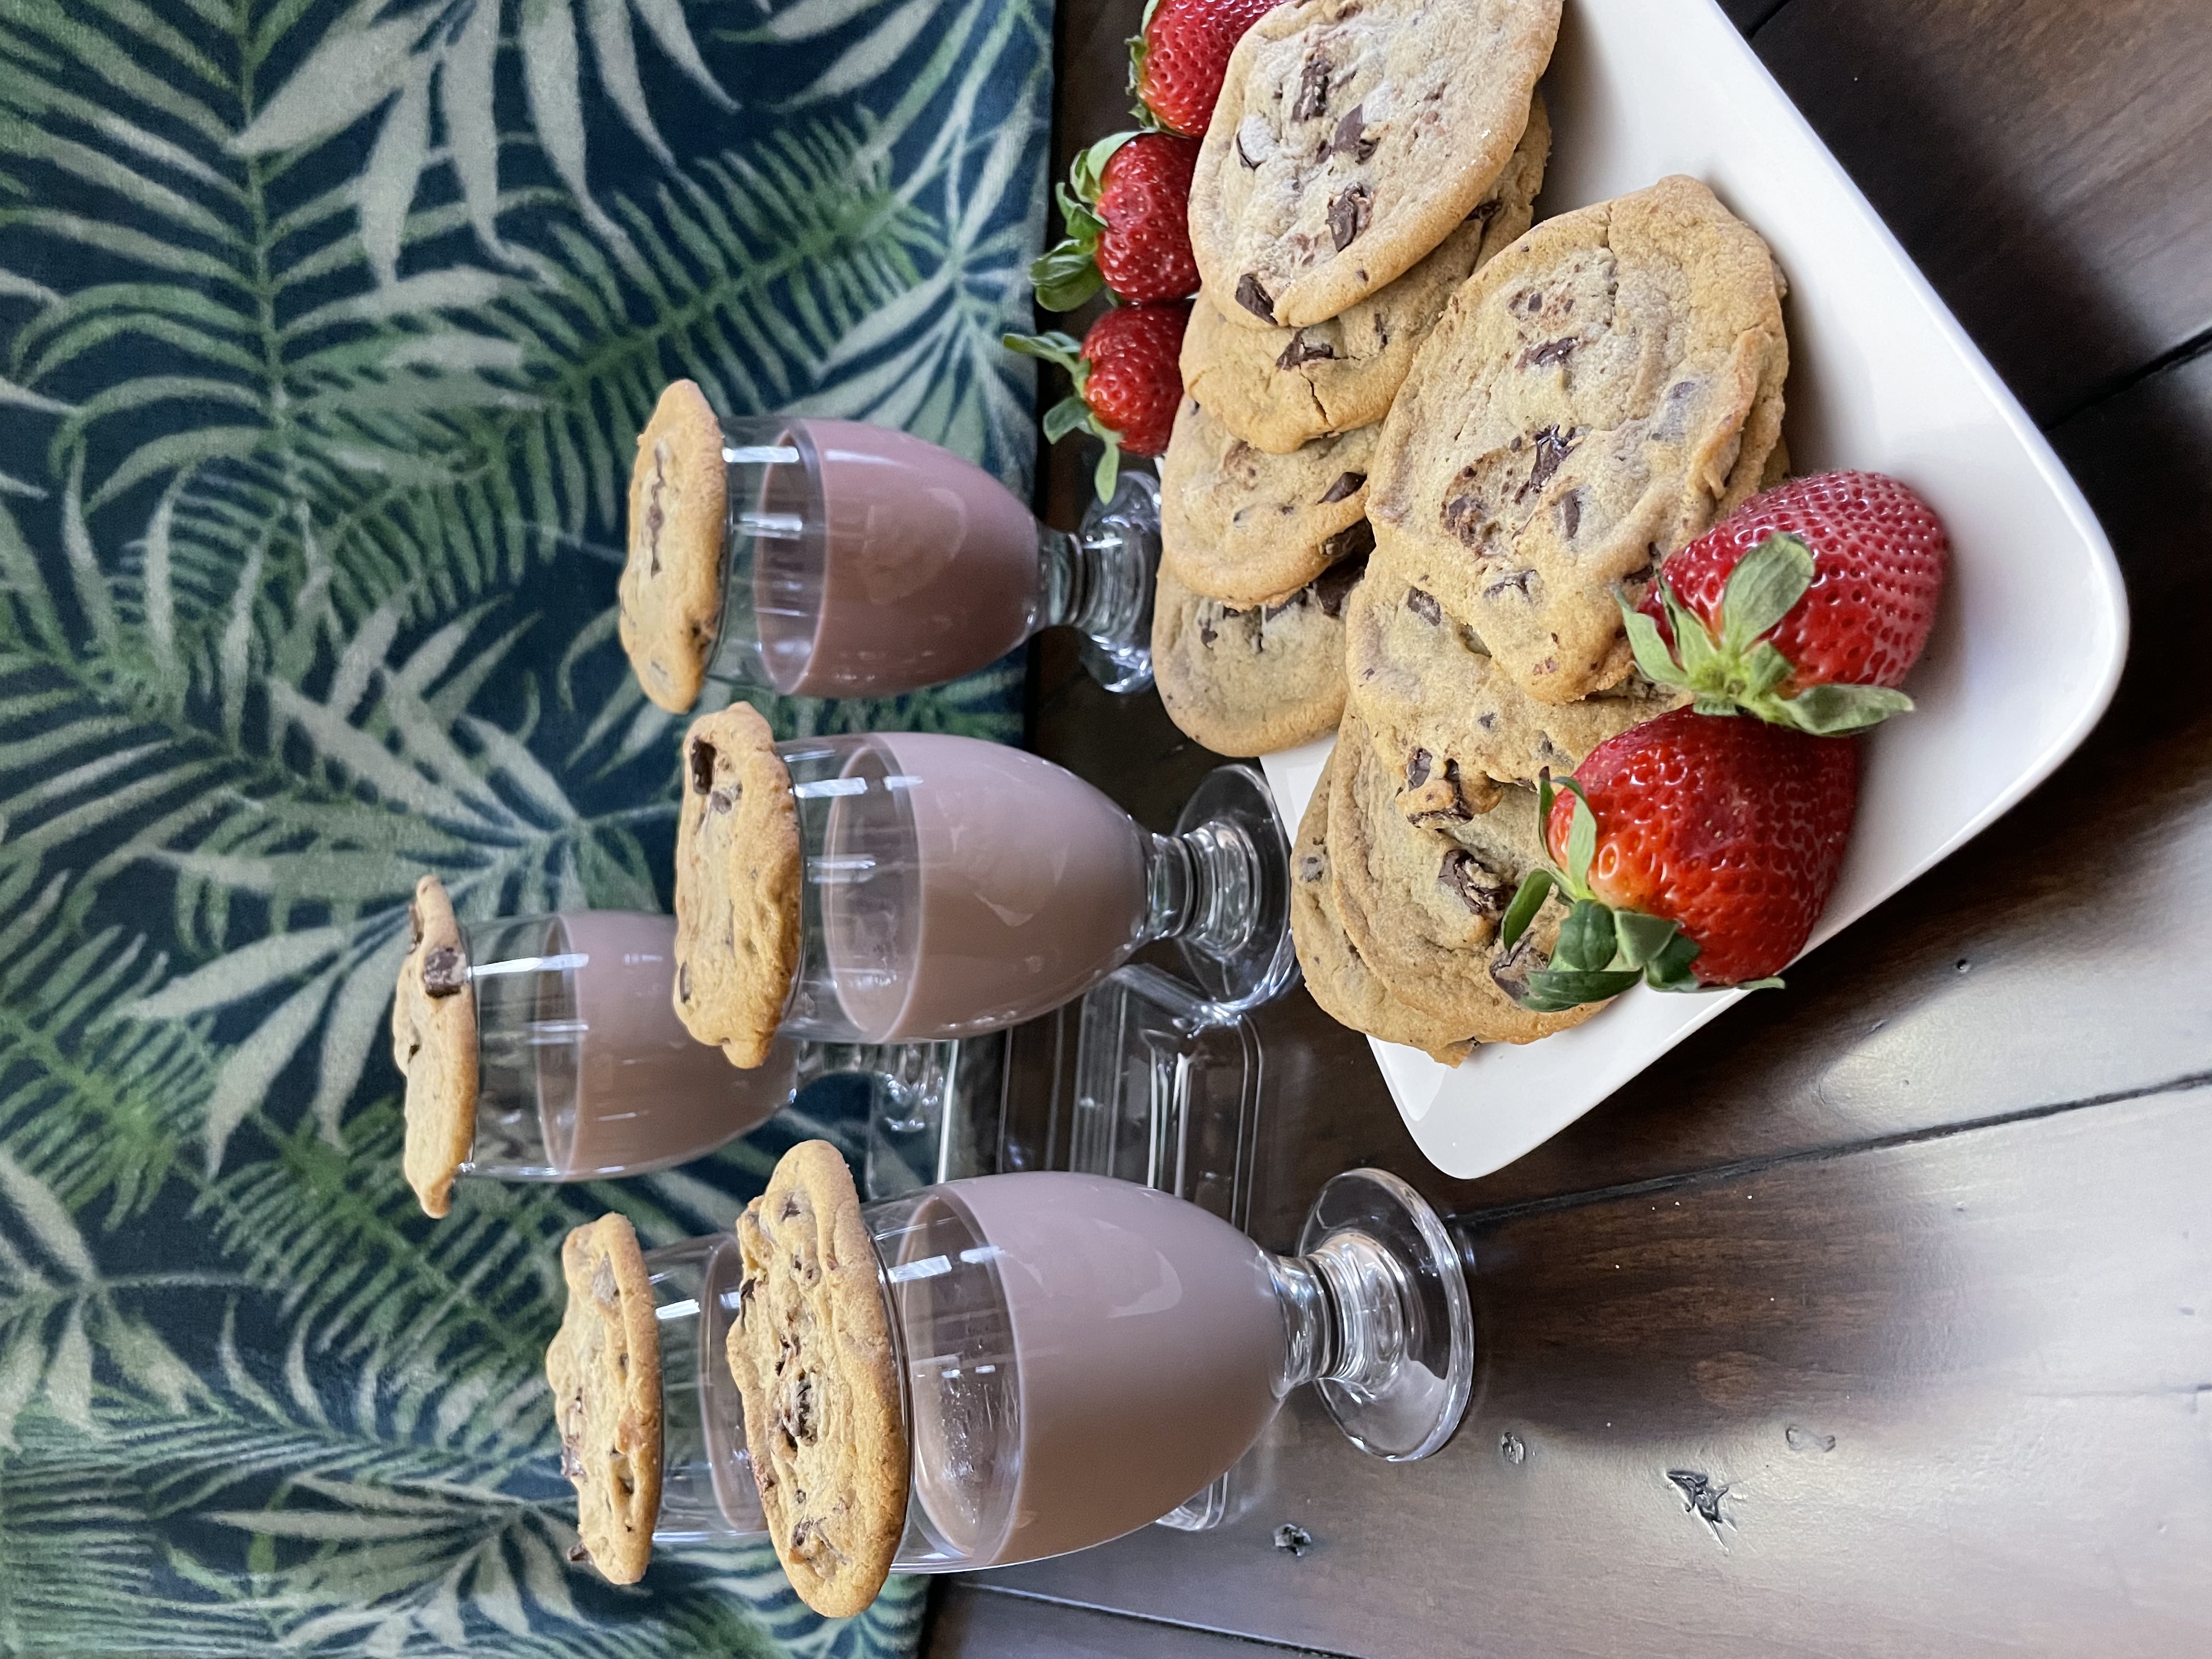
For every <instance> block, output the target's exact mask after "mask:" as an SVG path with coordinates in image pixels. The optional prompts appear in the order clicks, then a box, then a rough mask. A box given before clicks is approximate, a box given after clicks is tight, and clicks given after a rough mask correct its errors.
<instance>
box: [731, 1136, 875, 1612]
mask: <svg viewBox="0 0 2212 1659" xmlns="http://www.w3.org/2000/svg"><path fill="white" fill-rule="evenodd" d="M738 1249H739V1250H740V1251H741V1252H742V1253H743V1259H744V1280H743V1282H742V1283H741V1285H739V1288H738V1309H737V1317H736V1321H735V1322H734V1323H733V1324H732V1326H731V1327H730V1334H729V1343H728V1359H729V1365H730V1375H731V1376H732V1377H734V1378H735V1379H736V1381H737V1384H738V1392H739V1393H740V1394H741V1395H743V1396H744V1405H745V1446H746V1449H747V1451H748V1452H749V1453H750V1455H751V1458H752V1466H753V1480H754V1481H755V1483H756V1484H757V1486H759V1487H760V1498H761V1507H762V1509H763V1510H765V1511H766V1512H767V1515H768V1524H769V1537H770V1538H771V1539H772V1540H773V1541H774V1542H775V1553H776V1556H777V1558H778V1559H780V1560H781V1561H782V1563H783V1567H784V1571H785V1572H787V1574H788V1575H789V1576H790V1578H791V1583H792V1587H793V1589H796V1590H797V1591H798V1592H799V1598H800V1599H801V1600H802V1601H805V1603H806V1605H807V1606H808V1607H812V1608H813V1609H814V1610H815V1611H816V1612H817V1613H823V1614H824V1615H826V1616H828V1617H829V1618H832V1619H845V1618H850V1617H851V1616H852V1615H853V1614H854V1613H860V1612H861V1611H862V1610H863V1609H865V1608H866V1607H867V1605H868V1604H869V1603H870V1602H871V1601H874V1600H875V1598H876V1593H877V1592H878V1590H880V1589H882V1588H883V1585H884V1578H885V1577H886V1576H888V1575H889V1573H890V1566H891V1559H892V1557H893V1555H894V1554H895V1553H896V1551H897V1548H898V1541H899V1534H900V1532H901V1531H902V1529H903V1528H904V1527H905V1524H906V1505H907V1491H908V1453H907V1436H906V1422H905V1418H904V1415H903V1412H902V1407H901V1404H900V1400H899V1377H898V1369H897V1363H896V1352H895V1350H894V1348H893V1346H892V1342H891V1333H890V1320H889V1317H888V1316H887V1315H886V1314H885V1312H884V1297H883V1291H882V1288H881V1285H880V1282H879V1279H878V1273H877V1264H876V1254H875V1247H874V1245H873V1244H872V1243H871V1241H870V1239H869V1237H868V1230H867V1227H866V1224H865V1223H864V1222H863V1221H862V1220H861V1218H860V1195H859V1194H858V1193H856V1192H855V1191H854V1188H853V1177H852V1175H851V1173H850V1172H849V1171H848V1170H847V1169H846V1167H845V1161H844V1159H843V1158H841V1157H839V1156H838V1154H837V1151H836V1148H835V1147H833V1146H830V1145H829V1142H828V1141H826V1140H808V1141H802V1142H801V1143H800V1144H799V1145H798V1146H794V1147H793V1148H792V1149H791V1150H790V1151H789V1152H786V1153H785V1154H784V1155H783V1158H782V1160H781V1162H780V1163H778V1164H777V1165H776V1166H775V1174H774V1175H773V1176H770V1177H769V1183H768V1190H767V1191H766V1192H764V1193H763V1194H761V1195H760V1196H759V1197H758V1198H757V1199H755V1200H753V1201H752V1202H751V1203H750V1204H749V1205H747V1206H745V1212H744V1214H743V1215H741V1216H739V1217H738Z"/></svg>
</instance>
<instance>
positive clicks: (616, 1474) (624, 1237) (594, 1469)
mask: <svg viewBox="0 0 2212 1659" xmlns="http://www.w3.org/2000/svg"><path fill="white" fill-rule="evenodd" d="M561 1276H562V1279H565V1280H567V1281H568V1311H567V1312H566V1313H564V1314H562V1316H561V1329H560V1331H559V1332H558V1333H557V1334H556V1335H555V1336H554V1338H553V1340H552V1343H551V1345H550V1346H548V1347H547V1348H546V1350H545V1380H546V1382H547V1383H550V1385H551V1386H552V1389H553V1413H554V1416H555V1418H556V1420H557V1421H558V1423H559V1425H560V1429H561V1473H562V1474H565V1475H567V1476H568V1479H569V1480H570V1481H571V1482H573V1483H574V1486H575V1488H576V1531H577V1534H578V1535H579V1536H580V1538H581V1539H582V1541H583V1545H584V1548H585V1550H586V1552H587V1553H589V1554H590V1556H591V1558H592V1565H593V1566H595V1567H597V1568H598V1569H599V1571H600V1572H601V1573H602V1574H603V1575H604V1576H605V1577H606V1579H607V1580H608V1582H609V1583H616V1584H634V1583H636V1582H637V1581H638V1580H639V1579H640V1578H641V1577H644V1576H645V1568H646V1563H647V1561H648V1560H649V1559H651V1558H652V1555H653V1522H655V1521H656V1520H658V1519H659V1515H660V1431H661V1401H660V1332H659V1326H658V1325H657V1324H656V1323H655V1322H654V1316H653V1285H652V1282H651V1280H650V1279H648V1278H647V1274H646V1271H645V1256H644V1255H643V1253H642V1252H641V1251H640V1250H639V1249H638V1245H637V1234H636V1233H635V1231H633V1230H632V1228H631V1226H630V1225H629V1219H628V1218H626V1217H623V1216H620V1215H603V1216H601V1217H600V1218H599V1219H598V1220H597V1221H594V1222H592V1224H591V1225H589V1226H585V1227H579V1228H577V1229H576V1230H575V1231H573V1232H571V1233H570V1234H569V1235H568V1238H567V1240H566V1241H565V1242H564V1243H562V1246H561Z"/></svg>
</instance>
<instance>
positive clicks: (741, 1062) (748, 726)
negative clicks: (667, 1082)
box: [671, 702, 800, 1068]
mask: <svg viewBox="0 0 2212 1659" xmlns="http://www.w3.org/2000/svg"><path fill="white" fill-rule="evenodd" d="M799 874H800V864H799V811H798V803H797V802H796V801H795V800H794V799H793V796H792V792H791V774H790V772H789V771H788V770H787V769H786V768H785V766H784V763H783V758H782V757H781V756H780V755H778V754H777V753H776V752H775V735H774V734H773V733H772V732H769V728H768V722H767V721H766V720H763V719H762V718H761V717H760V714H759V712H758V711H757V710H756V709H754V708H751V707H750V705H749V704H746V703H742V702H738V703H732V704H731V705H730V706H729V707H728V708H725V709H723V710H722V711H721V712H720V714H706V715H702V717H701V718H699V719H698V720H694V721H693V722H692V723H691V729H690V732H688V733H686V734H685V737H684V803H683V805H682V807H681V808H680V809H679V811H678V817H677V820H676V983H675V985H674V987H672V989H671V996H672V997H673V999H674V1001H675V1004H676V1015H677V1018H679V1019H681V1020H682V1021H683V1022H684V1029H685V1030H688V1031H690V1033H691V1035H692V1036H695V1037H696V1038H698V1039H699V1041H700V1042H712V1043H716V1044H719V1045H720V1048H721V1050H722V1052H723V1053H724V1054H727V1055H728V1056H729V1059H730V1063H731V1064H732V1066H744V1067H748V1068H750V1067H751V1066H758V1065H760V1064H761V1063H762V1062H763V1061H764V1060H767V1058H768V1056H769V1049H770V1048H772V1047H773V1046H774V1044H775V1029H776V1026H777V1024H778V1023H779V1022H780V1021H781V1019H782V1018H783V1006H784V1004H785V1002H786V1001H787V1000H788V999H789V998H790V995H791V981H792V978H793V975H795V974H796V973H797V972H798V971H799V898H800V893H799Z"/></svg>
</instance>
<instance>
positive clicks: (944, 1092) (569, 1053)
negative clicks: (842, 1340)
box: [460, 910, 1000, 1193]
mask: <svg viewBox="0 0 2212 1659" xmlns="http://www.w3.org/2000/svg"><path fill="white" fill-rule="evenodd" d="M461 937H462V948H463V951H464V952H465V960H466V962H467V963H468V964H469V965H468V978H469V981H470V986H471V991H472V992H473V996H472V999H471V1006H473V1008H474V1011H475V1014H476V1023H477V1104H476V1120H475V1139H474V1143H473V1146H472V1147H471V1153H470V1157H469V1159H468V1161H467V1162H465V1164H462V1165H461V1170H460V1173H461V1174H462V1175H463V1176H479V1177H487V1178H489V1179H492V1180H496V1181H549V1182H562V1181H591V1180H600V1179H607V1178H611V1177H616V1176H633V1175H642V1174H646V1173H647V1172H649V1171H651V1170H660V1169H666V1168H669V1167H671V1166H672V1165H674V1164H685V1163H689V1162H690V1160H691V1159H693V1158H702V1157H704V1156H705V1155H706V1154H707V1153H708V1152H713V1151H714V1149H715V1148H716V1147H718V1146H723V1145H724V1144H726V1142H728V1141H731V1140H733V1139H736V1138H737V1137H738V1136H739V1135H743V1134H746V1133H750V1132H751V1131H752V1130H754V1129H756V1128H758V1127H760V1126H761V1125H762V1124H763V1123H765V1122H766V1121H768V1120H769V1118H771V1117H773V1116H774V1115H775V1114H776V1113H777V1112H778V1111H779V1110H781V1109H782V1108H783V1107H785V1106H787V1105H788V1104H789V1103H791V1102H792V1101H793V1098H795V1097H796V1096H797V1095H798V1094H799V1092H800V1091H803V1090H804V1089H805V1088H806V1087H807V1086H808V1085H810V1084H811V1083H813V1082H815V1081H817V1079H822V1078H824V1077H829V1076H833V1075H846V1076H852V1077H856V1078H859V1079H861V1080H862V1081H863V1082H865V1083H866V1085H868V1088H869V1090H870V1093H871V1102H870V1108H871V1109H870V1119H871V1122H870V1144H869V1176H870V1181H869V1186H870V1190H871V1191H872V1192H878V1193H889V1192H893V1191H897V1190H901V1189H902V1188H908V1187H911V1186H914V1185H915V1184H916V1182H915V1180H914V1178H913V1176H912V1175H911V1173H910V1172H908V1170H907V1160H908V1158H910V1157H912V1156H914V1155H915V1152H917V1151H919V1152H921V1153H922V1154H923V1155H924V1156H925V1157H926V1156H927V1154H928V1153H929V1152H933V1150H934V1149H933V1148H927V1147H922V1148H918V1147H916V1146H915V1144H914V1143H915V1142H916V1141H917V1139H919V1138H920V1137H921V1135H922V1134H923V1133H924V1132H925V1131H926V1130H927V1129H928V1128H930V1127H934V1126H936V1125H937V1124H938V1123H939V1121H940V1120H941V1118H942V1117H943V1115H944V1114H945V1111H946V1109H948V1107H949V1106H950V1105H951V1103H954V1102H955V1101H957V1100H961V1099H963V1098H965V1097H966V1096H967V1095H968V1094H969V1093H972V1092H975V1091H977V1090H979V1089H981V1088H987V1087H988V1086H989V1085H991V1084H992V1083H993V1082H994V1081H995V1079H996V1074H997V1069H998V1066H999V1065H1000V1056H999V1055H998V1054H997V1053H996V1049H995V1044H996V1042H997V1041H998V1040H996V1039H991V1038H984V1039H981V1040H971V1041H969V1042H918V1043H902V1044H896V1045H849V1044H834V1043H821V1042H798V1041H795V1040H780V1041H778V1042H776V1044H775V1047H774V1048H773V1049H772V1050H771V1051H770V1053H769V1058H768V1060H766V1061H765V1062H764V1063H763V1064H762V1065H760V1066H755V1067H752V1068H750V1069H749V1070H739V1069H738V1067H736V1066H732V1065H731V1064H730V1063H729V1062H728V1061H727V1060H725V1059H724V1058H723V1057H722V1055H721V1054H720V1051H719V1050H717V1049H714V1048H708V1047H707V1046H706V1045H704V1044H702V1043H700V1042H696V1041H695V1040H694V1039H693V1037H692V1036H691V1034H690V1032H688V1031H686V1030H684V1026H683V1024H682V1022H681V1021H679V1020H678V1018H676V1012H675V1009H674V1007H673V1006H672V1005H671V1002H670V1000H669V993H670V990H671V986H672V984H673V981H674V975H675V960H676V950H675V946H676V919H675V918H674V917H673V916H668V915H647V914H642V913H640V912H635V911H629V910H569V911H562V912H558V913H556V914H552V915H534V916H516V917H501V918H499V919H497V920H495V921H476V922H464V923H462V924H461Z"/></svg>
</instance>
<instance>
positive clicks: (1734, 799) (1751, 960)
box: [1499, 708, 1859, 1013]
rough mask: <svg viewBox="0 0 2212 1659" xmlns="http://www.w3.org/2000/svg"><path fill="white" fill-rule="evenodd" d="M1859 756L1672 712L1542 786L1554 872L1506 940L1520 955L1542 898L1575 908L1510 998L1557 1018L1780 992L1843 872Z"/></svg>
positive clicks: (1852, 749)
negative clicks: (1684, 997) (1543, 961)
mask: <svg viewBox="0 0 2212 1659" xmlns="http://www.w3.org/2000/svg"><path fill="white" fill-rule="evenodd" d="M1858 788H1859V754H1858V744H1857V742H1856V741H1855V740H1853V739H1851V738H1816V737H1813V736H1810V735H1808V733H1806V732H1799V731H1796V730H1793V729H1792V728H1790V727H1789V726H1775V725H1770V724H1768V723H1767V722H1766V721H1765V720H1742V719H1739V718H1734V717H1730V716H1725V715H1720V716H1717V715H1711V714H1699V713H1698V712H1697V711H1696V710H1695V709H1694V708H1678V709H1676V710H1674V712H1673V713H1671V714H1662V715H1661V716H1660V717H1659V718H1658V719H1657V720H1647V721H1646V722H1644V724H1643V725H1642V726H1632V727H1631V728H1630V729H1629V730H1628V731H1626V732H1622V733H1621V734H1620V736H1619V737H1617V738H1611V739H1609V740H1607V742H1605V743H1602V744H1599V745H1598V747H1597V748H1595V749H1594V750H1591V751H1590V754H1589V758H1588V759H1586V760H1584V761H1583V763H1582V765H1581V766H1580V767H1579V768H1577V769H1576V772H1575V775H1574V777H1573V779H1572V780H1571V781H1569V782H1568V783H1567V784H1566V786H1565V788H1564V789H1557V790H1555V789H1554V788H1553V785H1552V781H1551V779H1550V777H1549V775H1547V776H1546V777H1545V779H1544V781H1543V787H1542V790H1541V805H1540V808H1539V811H1541V827H1542V829H1543V830H1544V839H1545V845H1546V846H1547V848H1548V849H1549V850H1550V852H1551V854H1552V856H1553V858H1554V859H1556V860H1558V861H1559V868H1558V869H1557V870H1542V869H1540V870H1536V871H1533V872H1530V874H1529V876H1528V879H1527V880H1525V881H1524V882H1523V883H1522V885H1521V889H1520V890H1519V891H1518V892H1517V893H1516V894H1515V895H1514V897H1513V902H1512V903H1511V904H1510V905H1509V906H1508V907H1507V908H1506V913H1505V917H1504V921H1503V923H1502V924H1501V926H1500V929H1499V937H1500V940H1501V942H1502V944H1503V945H1504V947H1505V949H1506V951H1507V952H1508V956H1507V960H1508V961H1509V962H1510V961H1511V960H1512V954H1511V953H1512V950H1513V947H1514V946H1515V945H1517V944H1519V943H1520V941H1521V939H1522V935H1523V934H1525V933H1527V932H1528V925H1529V923H1530V922H1531V921H1534V919H1535V915H1536V913H1537V911H1538V910H1540V909H1541V908H1543V904H1544V901H1545V899H1546V898H1547V896H1549V895H1550V894H1551V892H1552V891H1553V889H1554V888H1556V889H1558V890H1559V892H1560V894H1561V895H1562V896H1564V897H1565V899H1566V901H1567V902H1568V905H1569V907H1570V908H1569V910H1568V914H1567V918H1566V920H1565V921H1564V922H1562V923H1561V924H1560V926H1559V942H1558V944H1557V945H1555V946H1554V947H1553V952H1552V959H1551V961H1550V963H1548V964H1547V965H1546V966H1544V967H1542V968H1539V969H1535V970H1534V971H1533V972H1528V973H1527V974H1526V975H1525V977H1524V978H1523V979H1522V981H1521V982H1520V983H1519V984H1518V985H1516V986H1513V987H1510V988H1513V989H1514V990H1515V992H1516V994H1517V995H1518V996H1519V998H1520V1000H1521V1002H1522V1006H1525V1007H1528V1008H1530V1009H1533V1010H1534V1011H1535V1012H1540V1013H1556V1012H1559V1011H1560V1010H1562V1009H1566V1008H1572V1007H1574V1006H1577V1005H1578V1004H1581V1003H1585V1002H1602V1001H1604V1000H1606V999H1607V998H1609V997H1615V996H1619V995H1620V994H1621V993H1622V992H1623V991H1626V990H1627V989H1628V988H1629V987H1631V986H1632V985H1634V984H1636V983H1637V982H1638V981H1639V980H1640V981H1643V982H1644V983H1645V984H1647V985H1650V986H1651V987H1653V988H1655V989H1656V990H1662V991H1699V990H1705V989H1710V988H1715V987H1727V986H1741V987H1747V988H1751V989H1758V988H1762V987H1768V986H1774V985H1779V984H1780V983H1781V981H1779V980H1778V979H1777V978H1775V977H1774V975H1776V974H1778V973H1779V972H1780V971H1781V969H1783V968H1784V966H1785V965H1787V964H1788V963H1789V962H1790V959H1791V958H1792V957H1796V954H1797V953H1798V952H1799V951H1802V950H1803V949H1804V948H1805V941H1806V940H1807V939H1809V938H1810V937H1811V936H1812V933H1813V925H1814V923H1815V922H1816V921H1819V920H1820V912H1821V911H1822V910H1823V909H1825V908H1826V906H1827V902H1828V894H1829V891H1830V890H1832V888H1833V887H1834V886H1835V884H1836V875H1837V872H1838V871H1839V870H1840V869H1841V868H1842V867H1843V860H1844V843H1845V842H1847V841H1848V840H1849V839H1850V829H1851V817H1852V815H1853V813H1854V812H1855V811H1857V805H1858Z"/></svg>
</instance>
